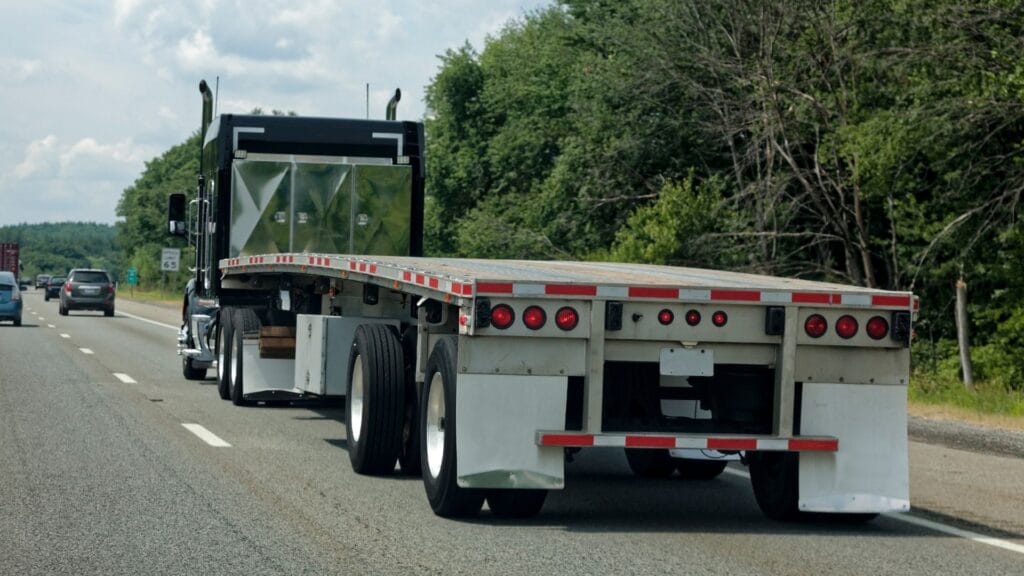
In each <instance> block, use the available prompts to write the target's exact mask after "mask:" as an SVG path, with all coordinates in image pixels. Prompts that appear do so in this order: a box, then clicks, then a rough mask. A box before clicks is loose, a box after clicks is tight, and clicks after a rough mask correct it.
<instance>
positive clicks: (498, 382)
mask: <svg viewBox="0 0 1024 576" xmlns="http://www.w3.org/2000/svg"><path fill="white" fill-rule="evenodd" d="M567 388H568V379H567V378H566V377H564V376H512V375H507V376H506V375H500V376H499V375H490V374H459V376H458V382H457V383H456V394H455V406H456V416H457V418H458V420H457V425H456V429H457V437H456V453H457V455H458V482H459V486H462V487H464V488H545V489H551V488H564V487H565V455H564V448H561V447H558V446H538V445H537V439H536V434H537V430H562V429H564V428H565V402H566V390H567Z"/></svg>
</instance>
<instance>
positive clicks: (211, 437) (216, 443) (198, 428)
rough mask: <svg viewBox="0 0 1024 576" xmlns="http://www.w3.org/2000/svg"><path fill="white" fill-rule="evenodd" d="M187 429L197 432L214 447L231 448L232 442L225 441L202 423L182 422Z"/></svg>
mask: <svg viewBox="0 0 1024 576" xmlns="http://www.w3.org/2000/svg"><path fill="white" fill-rule="evenodd" d="M182 426H184V427H185V429H186V430H188V431H189V432H191V433H193V434H195V435H196V436H198V437H199V439H200V440H202V441H203V442H206V443H207V444H209V445H210V446H213V447H214V448H230V447H231V444H228V443H227V442H225V441H223V440H221V439H220V437H218V436H217V435H216V434H214V433H213V432H210V431H209V430H207V429H206V428H204V427H203V426H202V425H200V424H182Z"/></svg>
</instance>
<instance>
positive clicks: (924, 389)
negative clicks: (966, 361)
mask: <svg viewBox="0 0 1024 576" xmlns="http://www.w3.org/2000/svg"><path fill="white" fill-rule="evenodd" d="M908 400H909V404H910V413H911V414H913V415H915V416H923V417H926V418H941V419H947V420H961V421H968V422H974V423H978V424H984V425H990V426H999V427H1001V428H1012V429H1015V430H1024V391H1021V390H1013V389H1009V388H1007V387H1006V386H1004V385H1002V384H1001V383H998V382H990V381H980V382H976V383H975V386H974V390H968V389H967V388H965V387H964V385H963V383H962V382H960V380H959V379H957V378H953V377H949V376H947V375H944V374H941V373H936V372H923V371H915V372H914V374H913V376H912V377H911V380H910V388H909V391H908Z"/></svg>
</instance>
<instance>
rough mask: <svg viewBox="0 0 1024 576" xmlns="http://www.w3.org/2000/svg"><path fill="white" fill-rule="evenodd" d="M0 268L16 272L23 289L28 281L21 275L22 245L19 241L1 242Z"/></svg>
mask: <svg viewBox="0 0 1024 576" xmlns="http://www.w3.org/2000/svg"><path fill="white" fill-rule="evenodd" d="M0 270H2V271H4V272H10V273H11V274H14V278H15V279H16V280H17V281H18V284H19V285H20V287H21V289H22V290H24V289H25V287H26V283H25V282H24V279H23V278H22V277H21V247H20V245H19V244H18V243H17V242H0Z"/></svg>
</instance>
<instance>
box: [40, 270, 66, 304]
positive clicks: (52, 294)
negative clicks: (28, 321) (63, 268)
mask: <svg viewBox="0 0 1024 576" xmlns="http://www.w3.org/2000/svg"><path fill="white" fill-rule="evenodd" d="M66 280H67V278H65V277H64V276H50V279H49V280H47V281H46V292H45V293H44V294H43V300H46V301H47V302H49V301H50V298H60V289H61V288H63V287H64V282H65V281H66Z"/></svg>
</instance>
